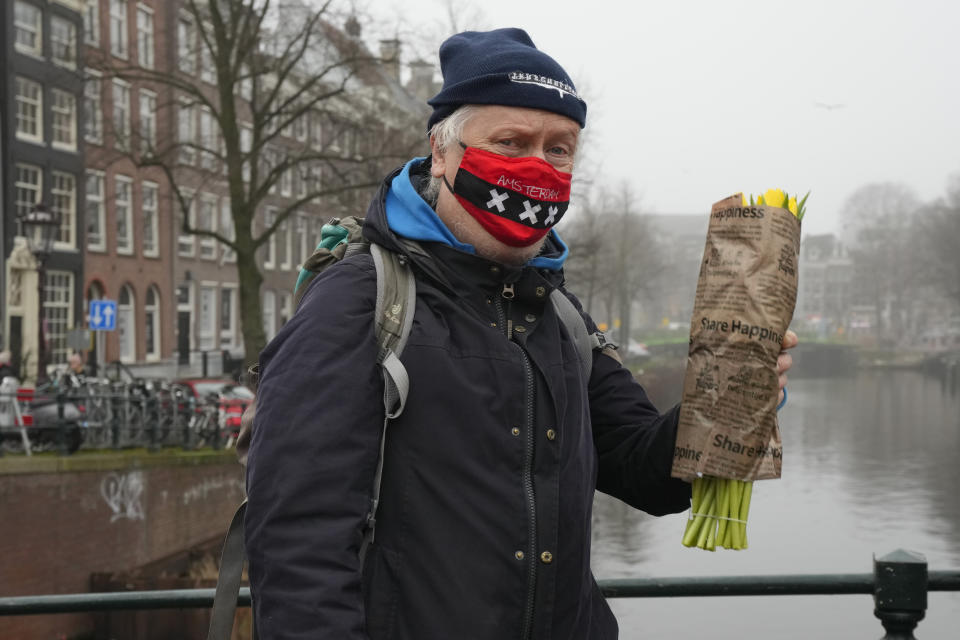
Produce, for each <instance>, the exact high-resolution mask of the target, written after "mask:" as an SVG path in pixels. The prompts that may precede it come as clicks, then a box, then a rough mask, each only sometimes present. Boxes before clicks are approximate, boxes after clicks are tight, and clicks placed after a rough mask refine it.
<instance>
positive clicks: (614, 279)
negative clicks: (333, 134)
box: [564, 183, 663, 348]
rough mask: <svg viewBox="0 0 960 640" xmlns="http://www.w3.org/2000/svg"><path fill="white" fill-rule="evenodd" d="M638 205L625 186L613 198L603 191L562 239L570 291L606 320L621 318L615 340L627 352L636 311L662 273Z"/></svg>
mask: <svg viewBox="0 0 960 640" xmlns="http://www.w3.org/2000/svg"><path fill="white" fill-rule="evenodd" d="M637 202H638V197H637V196H636V194H635V192H634V191H633V189H632V188H631V186H630V185H629V184H627V183H622V184H621V185H620V186H619V188H618V191H617V192H616V193H615V194H610V193H607V192H599V193H597V194H595V195H594V196H593V198H592V199H590V200H589V201H588V202H587V203H586V204H585V205H584V207H583V208H582V209H581V210H579V211H578V213H577V217H576V218H575V220H574V221H572V222H573V224H572V225H571V226H570V228H569V229H568V231H567V232H566V233H565V234H564V238H566V241H567V244H568V246H569V247H570V259H569V261H568V265H569V266H568V268H567V269H566V272H567V276H568V280H569V282H570V287H571V289H572V290H573V291H575V292H576V293H578V294H579V295H580V296H581V297H582V300H583V303H584V306H585V307H586V308H587V309H588V310H591V311H592V312H595V310H597V309H599V308H600V307H602V308H603V313H605V314H606V316H607V317H608V318H611V319H619V322H620V329H619V332H618V334H617V335H615V336H614V338H615V339H616V340H617V341H618V342H620V343H621V344H622V345H623V347H624V348H626V347H627V346H628V345H629V340H630V329H631V326H632V325H633V307H634V305H635V304H636V303H638V302H640V303H642V302H644V301H646V300H650V299H651V298H652V296H654V295H656V292H657V286H656V283H657V280H658V276H659V275H660V273H661V272H662V270H663V259H662V256H661V253H660V250H659V249H658V247H657V244H656V242H655V239H654V235H653V234H652V233H651V229H650V224H649V223H648V221H647V219H646V218H644V217H643V216H642V215H640V212H639V210H638V205H637Z"/></svg>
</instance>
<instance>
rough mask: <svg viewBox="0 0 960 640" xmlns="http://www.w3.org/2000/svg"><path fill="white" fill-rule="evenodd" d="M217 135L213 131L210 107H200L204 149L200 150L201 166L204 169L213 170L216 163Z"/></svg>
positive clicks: (201, 141) (202, 145) (201, 140)
mask: <svg viewBox="0 0 960 640" xmlns="http://www.w3.org/2000/svg"><path fill="white" fill-rule="evenodd" d="M216 141H217V136H216V135H215V134H214V132H213V113H212V112H211V111H210V109H209V108H208V107H201V108H200V146H201V147H203V151H201V152H200V166H201V167H202V168H204V169H208V170H212V169H213V167H214V165H215V163H216V159H217V157H216V155H215V153H214V151H213V150H214V149H215V148H216Z"/></svg>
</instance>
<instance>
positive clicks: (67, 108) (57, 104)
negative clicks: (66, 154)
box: [50, 89, 77, 151]
mask: <svg viewBox="0 0 960 640" xmlns="http://www.w3.org/2000/svg"><path fill="white" fill-rule="evenodd" d="M50 101H51V103H52V104H51V105H50V112H51V116H52V123H51V129H52V130H53V146H54V147H56V148H58V149H66V150H69V151H75V150H76V148H77V99H76V98H75V97H74V95H73V94H72V93H69V92H67V91H63V90H61V89H51V90H50Z"/></svg>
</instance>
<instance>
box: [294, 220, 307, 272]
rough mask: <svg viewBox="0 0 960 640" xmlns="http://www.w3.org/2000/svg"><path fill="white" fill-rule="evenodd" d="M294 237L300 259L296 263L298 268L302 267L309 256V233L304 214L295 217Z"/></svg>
mask: <svg viewBox="0 0 960 640" xmlns="http://www.w3.org/2000/svg"><path fill="white" fill-rule="evenodd" d="M296 225H297V229H296V234H295V235H296V239H297V245H299V248H300V261H299V264H298V265H297V268H298V269H302V268H303V265H304V263H305V262H306V261H307V258H309V257H310V253H311V251H310V234H309V233H308V231H307V228H308V220H307V217H306V216H303V215H299V216H297V219H296Z"/></svg>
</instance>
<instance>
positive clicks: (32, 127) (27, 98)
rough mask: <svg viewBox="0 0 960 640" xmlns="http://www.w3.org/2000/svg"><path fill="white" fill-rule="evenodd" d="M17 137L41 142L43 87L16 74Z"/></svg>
mask: <svg viewBox="0 0 960 640" xmlns="http://www.w3.org/2000/svg"><path fill="white" fill-rule="evenodd" d="M17 137H18V138H20V139H21V140H30V141H31V142H43V88H42V87H41V86H40V84H39V83H37V82H34V81H33V80H27V79H26V78H21V77H19V76H17Z"/></svg>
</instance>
